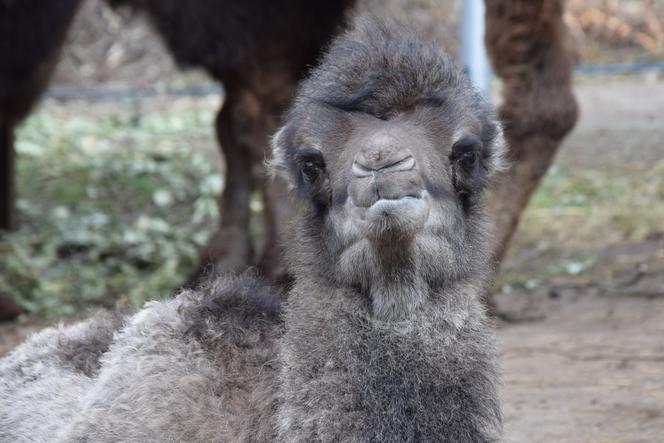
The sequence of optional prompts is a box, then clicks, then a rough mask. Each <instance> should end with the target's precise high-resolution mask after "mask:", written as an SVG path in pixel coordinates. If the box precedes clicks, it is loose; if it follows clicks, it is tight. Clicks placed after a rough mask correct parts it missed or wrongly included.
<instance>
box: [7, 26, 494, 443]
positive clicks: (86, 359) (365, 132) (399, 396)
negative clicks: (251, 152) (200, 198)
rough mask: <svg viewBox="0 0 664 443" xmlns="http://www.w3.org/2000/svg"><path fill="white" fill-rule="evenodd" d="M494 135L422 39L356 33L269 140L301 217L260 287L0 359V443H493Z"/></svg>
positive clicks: (103, 320) (83, 329) (247, 278)
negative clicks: (275, 272) (276, 271)
mask: <svg viewBox="0 0 664 443" xmlns="http://www.w3.org/2000/svg"><path fill="white" fill-rule="evenodd" d="M502 140H503V139H502V131H501V128H500V126H499V124H498V123H497V122H496V120H495V117H494V114H493V113H492V111H491V110H490V108H489V106H488V105H487V103H486V102H485V101H484V100H483V99H482V97H481V96H480V95H479V94H478V93H476V92H475V91H474V90H473V88H472V87H471V85H470V84H469V82H468V80H467V79H466V77H465V76H464V75H463V74H462V73H461V72H460V71H459V70H458V69H457V68H456V67H455V66H454V64H453V63H452V62H451V61H450V59H449V58H448V57H447V56H446V55H444V54H443V53H442V52H441V51H440V50H439V49H438V48H437V47H435V46H434V45H433V44H432V43H426V42H424V41H422V40H421V39H420V38H419V37H417V36H416V35H415V34H414V33H412V32H409V31H407V30H404V29H402V28H400V27H397V26H388V25H385V24H382V23H379V22H377V21H375V20H372V19H368V18H363V19H358V20H357V21H356V22H355V24H354V25H353V26H351V29H349V30H348V31H347V32H346V33H344V34H343V35H342V36H340V37H339V38H337V39H336V41H335V42H334V43H333V44H332V46H331V47H330V48H329V51H328V53H327V55H326V56H325V57H324V58H323V60H322V63H321V65H320V66H319V67H318V68H317V69H315V70H314V71H313V72H312V74H311V76H310V78H309V79H307V80H306V81H304V82H303V84H302V85H301V87H300V91H299V94H298V96H297V99H296V101H295V103H294V105H293V108H292V109H291V111H290V113H289V114H288V116H287V119H286V123H285V125H284V126H283V128H282V129H281V130H280V131H279V132H278V133H277V135H276V136H275V137H274V139H273V149H274V156H273V158H274V159H273V163H272V167H273V169H274V170H275V171H276V172H277V173H279V174H282V175H283V176H284V177H286V178H287V180H288V182H289V184H290V185H291V189H292V192H293V195H294V198H295V200H297V202H298V207H299V213H298V216H297V220H296V222H295V223H294V224H293V226H292V229H291V234H290V237H289V238H288V240H287V246H288V249H289V253H288V254H289V257H288V263H289V267H290V270H291V272H292V274H293V275H294V276H295V282H294V284H293V287H292V289H291V290H290V291H289V294H288V297H287V302H285V303H283V306H281V303H280V300H281V299H282V297H281V296H280V294H279V293H278V292H276V291H275V290H273V289H271V288H269V287H267V286H266V285H264V284H262V283H261V282H260V279H258V278H257V277H255V276H252V275H243V276H240V277H221V278H219V279H218V280H217V281H216V282H215V283H213V284H211V285H210V286H209V287H208V288H207V289H204V290H200V291H197V292H194V291H185V292H183V293H181V294H180V295H178V296H177V297H176V298H175V299H173V300H170V301H164V302H151V303H148V304H147V305H146V306H145V307H144V308H143V309H142V310H140V311H139V312H138V313H136V314H135V315H133V316H126V317H122V316H119V315H117V314H99V315H98V316H96V317H93V318H92V319H90V320H88V321H87V322H84V323H81V324H78V325H75V326H71V327H68V328H59V329H49V330H46V331H44V332H42V333H40V334H38V335H36V336H34V337H33V338H32V339H30V340H29V341H28V342H27V343H26V344H24V345H22V346H20V347H19V348H17V349H16V350H15V351H14V352H13V353H12V354H10V355H9V356H8V357H6V358H4V359H3V360H1V361H0V377H1V379H0V380H1V381H0V440H2V441H22V440H37V441H43V440H56V441H95V442H97V441H141V442H142V441H289V442H290V441H296V442H312V441H322V442H332V441H355V442H359V441H380V442H391V441H395V442H402V441H450V442H487V441H496V440H500V438H501V415H500V408H499V401H498V395H497V392H496V385H497V375H496V363H495V355H494V347H493V339H492V333H491V330H490V327H489V326H488V325H487V320H486V317H485V314H484V312H483V309H482V305H481V303H480V301H479V299H478V298H479V295H480V294H482V292H483V290H484V289H485V286H486V285H487V284H488V281H489V276H490V274H491V272H490V271H491V265H490V261H489V259H488V257H489V254H488V252H487V240H488V238H487V221H486V219H485V215H484V210H483V197H482V195H483V192H484V191H485V189H486V187H487V186H488V184H489V181H490V177H491V176H492V173H493V172H494V171H495V170H496V169H498V168H500V166H501V158H502V153H503V149H504V148H503V141H502Z"/></svg>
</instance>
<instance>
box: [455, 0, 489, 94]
mask: <svg viewBox="0 0 664 443" xmlns="http://www.w3.org/2000/svg"><path fill="white" fill-rule="evenodd" d="M484 26H485V23H484V1H483V0H464V2H463V11H462V16H461V38H460V40H461V45H460V46H461V56H460V58H461V66H463V69H464V70H465V71H466V73H468V76H469V77H470V79H471V80H472V82H473V83H474V84H475V86H476V87H477V88H478V89H479V90H480V91H482V92H483V93H484V94H485V95H486V96H487V97H490V93H491V66H490V65H489V60H488V58H487V55H486V47H485V46H484Z"/></svg>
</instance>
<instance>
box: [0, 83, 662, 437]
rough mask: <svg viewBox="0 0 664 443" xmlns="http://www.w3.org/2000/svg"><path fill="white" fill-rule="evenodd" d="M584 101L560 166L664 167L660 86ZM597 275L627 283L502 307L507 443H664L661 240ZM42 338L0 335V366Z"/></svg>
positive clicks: (624, 88)
mask: <svg viewBox="0 0 664 443" xmlns="http://www.w3.org/2000/svg"><path fill="white" fill-rule="evenodd" d="M577 94H578V97H579V100H580V103H581V108H582V116H581V120H580V122H579V125H578V127H577V129H576V130H575V132H574V133H573V135H572V136H571V137H570V139H569V140H568V141H567V142H566V144H565V147H564V149H563V150H562V152H561V153H560V156H559V158H558V160H557V161H558V162H559V164H575V165H588V166H592V167H597V166H598V165H602V164H605V163H606V164H616V163H622V162H626V163H644V164H648V163H652V162H657V161H661V160H662V158H664V145H663V144H662V140H664V125H663V124H662V116H664V82H662V81H661V80H660V81H657V79H656V78H655V77H648V76H645V77H631V78H626V79H605V78H601V77H596V78H593V79H590V80H581V81H579V83H578V85H577ZM643 179H644V180H647V179H648V178H647V177H644V178H643ZM663 226H664V225H663ZM523 253H524V251H518V250H516V251H513V253H512V255H511V258H510V260H508V262H507V263H506V265H505V266H506V267H510V266H511V267H515V266H518V261H519V257H520V254H523ZM598 263H599V264H598V267H599V268H600V269H601V267H602V266H603V265H605V266H607V267H608V266H610V267H611V268H612V270H613V271H612V272H613V275H617V276H619V277H620V278H621V279H618V280H613V281H614V283H611V284H608V283H606V282H604V281H603V280H602V279H601V278H600V277H597V278H594V279H590V280H588V279H586V280H583V281H580V282H579V281H571V282H570V281H560V282H552V283H551V284H550V285H548V286H544V287H540V288H539V289H537V290H534V291H530V292H524V291H521V292H519V291H515V292H513V293H511V294H509V295H500V296H498V297H497V303H498V307H499V311H500V312H501V313H502V314H503V317H506V318H508V319H510V320H509V321H505V320H499V321H498V335H499V348H500V355H501V364H502V367H503V373H504V388H503V395H504V400H503V404H504V412H505V428H506V440H507V441H510V442H575V443H576V442H660V441H664V238H663V236H662V235H661V234H657V233H653V235H652V236H651V237H649V238H648V239H646V240H644V241H641V242H623V243H618V244H612V245H606V247H604V248H603V250H602V252H601V254H600V256H599V259H598ZM598 275H602V273H601V272H599V273H598ZM615 281H619V283H618V284H616V283H615ZM42 326H43V323H38V322H28V323H26V324H5V325H0V355H1V354H3V353H5V352H7V351H8V350H9V349H11V348H12V347H13V346H15V344H16V343H18V342H20V341H21V340H22V339H23V338H24V337H25V336H26V335H27V334H29V333H31V332H33V331H35V330H38V329H39V328H40V327H42Z"/></svg>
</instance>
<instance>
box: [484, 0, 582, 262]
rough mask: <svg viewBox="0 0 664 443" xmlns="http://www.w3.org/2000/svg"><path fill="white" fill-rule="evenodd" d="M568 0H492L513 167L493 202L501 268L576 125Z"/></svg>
mask: <svg viewBox="0 0 664 443" xmlns="http://www.w3.org/2000/svg"><path fill="white" fill-rule="evenodd" d="M563 12H564V0H487V1H486V45H487V49H488V52H489V57H490V59H491V62H492V64H493V68H494V70H495V72H496V74H497V75H498V76H499V77H500V78H501V80H502V82H503V90H502V94H503V99H504V100H503V104H502V106H501V108H500V116H501V119H502V121H503V123H504V125H505V137H506V139H507V142H508V144H509V157H508V158H509V160H510V162H511V168H510V169H509V170H508V171H507V172H505V173H504V174H501V176H500V177H498V180H497V183H496V186H495V188H494V191H493V195H492V198H491V203H490V213H491V215H492V217H493V219H494V222H495V224H496V231H495V240H494V244H493V253H494V257H495V259H496V261H497V263H500V262H501V260H502V259H503V258H504V256H505V253H506V252H507V247H508V245H509V242H510V239H511V238H512V235H513V234H514V231H515V230H516V228H517V225H518V223H519V218H520V217H521V213H522V212H523V210H524V209H525V207H526V205H527V204H528V200H529V199H530V196H531V194H532V193H533V191H534V190H535V189H536V188H537V185H538V184H539V182H540V179H541V178H542V176H543V175H544V174H545V173H546V171H547V169H548V168H549V166H550V165H551V163H552V161H553V158H554V155H555V153H556V151H557V150H558V147H559V146H560V143H561V141H562V139H563V138H564V137H565V136H566V135H567V134H568V133H569V132H570V130H571V129H572V128H573V127H574V124H575V122H576V119H577V114H578V111H577V104H576V100H575V99H574V95H573V93H572V85H571V68H572V64H573V60H574V56H575V55H574V51H573V50H572V49H571V45H570V40H569V38H568V34H567V29H566V27H565V24H564V23H563Z"/></svg>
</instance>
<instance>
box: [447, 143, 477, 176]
mask: <svg viewBox="0 0 664 443" xmlns="http://www.w3.org/2000/svg"><path fill="white" fill-rule="evenodd" d="M481 147H482V143H481V142H480V140H479V139H478V138H477V137H474V136H466V137H463V138H461V139H460V140H459V141H457V142H456V143H455V144H454V146H453V147H452V153H451V154H450V158H451V159H452V160H453V161H456V162H458V164H459V165H460V166H461V167H462V168H463V169H465V170H466V171H471V170H472V169H473V168H474V167H475V165H476V164H477V161H478V160H479V151H480V149H481Z"/></svg>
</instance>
